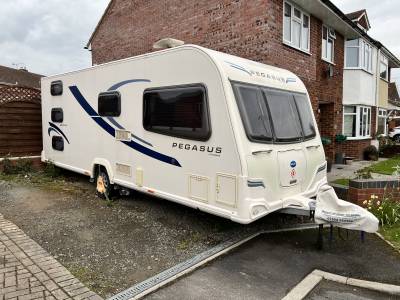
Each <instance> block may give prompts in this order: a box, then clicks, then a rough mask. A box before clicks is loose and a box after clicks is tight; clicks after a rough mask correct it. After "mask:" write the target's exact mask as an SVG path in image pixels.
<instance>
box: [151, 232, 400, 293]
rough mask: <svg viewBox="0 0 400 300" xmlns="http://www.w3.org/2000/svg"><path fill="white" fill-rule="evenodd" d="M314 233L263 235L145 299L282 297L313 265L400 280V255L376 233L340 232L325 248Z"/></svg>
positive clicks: (362, 276) (366, 277)
mask: <svg viewBox="0 0 400 300" xmlns="http://www.w3.org/2000/svg"><path fill="white" fill-rule="evenodd" d="M327 237H328V236H327V235H326V236H325V239H327ZM316 238H317V231H316V230H303V231H296V232H283V233H282V232H281V233H273V234H264V235H262V236H260V237H258V238H255V239H254V240H252V241H250V242H248V243H246V244H244V245H243V246H241V247H239V248H237V249H236V250H235V251H233V252H231V253H230V254H228V255H226V256H224V257H221V258H220V259H218V260H216V261H214V262H212V263H210V264H208V265H206V266H205V267H203V268H202V269H199V270H197V271H195V272H194V273H192V274H190V275H188V276H187V277H184V278H182V279H180V280H178V281H176V282H174V283H172V284H170V285H169V286H167V287H165V288H163V289H160V290H158V291H156V292H154V293H153V294H150V295H148V296H147V298H146V299H282V298H283V297H284V296H285V295H286V294H287V293H288V292H289V291H290V290H291V289H292V288H293V287H294V286H296V285H297V284H298V283H299V282H300V281H301V280H302V279H303V278H304V277H305V276H307V275H308V274H309V273H311V272H312V271H313V270H315V269H319V270H322V271H326V272H330V273H334V274H338V275H341V276H346V277H352V278H357V279H364V280H370V281H377V282H382V283H389V284H395V285H399V284H400V276H399V274H400V255H399V253H398V252H396V251H394V250H393V249H392V248H391V247H389V246H388V245H387V244H386V243H385V242H384V241H382V240H381V239H379V238H378V237H377V236H376V235H372V234H371V235H369V234H368V235H366V237H365V242H364V243H362V242H361V239H360V234H359V232H350V234H349V236H348V237H347V235H346V234H344V232H343V231H342V232H341V235H340V236H339V235H337V234H335V235H334V240H333V241H332V242H331V243H329V241H328V240H325V246H324V249H323V250H317V248H316V246H315V241H316ZM345 239H346V240H345ZM343 299H345V298H343ZM367 299H368V298H367Z"/></svg>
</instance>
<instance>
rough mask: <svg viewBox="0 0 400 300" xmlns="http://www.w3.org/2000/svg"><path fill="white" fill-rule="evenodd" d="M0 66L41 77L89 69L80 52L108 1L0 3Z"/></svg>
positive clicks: (22, 0)
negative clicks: (14, 66) (20, 66)
mask: <svg viewBox="0 0 400 300" xmlns="http://www.w3.org/2000/svg"><path fill="white" fill-rule="evenodd" d="M2 2H4V3H2V6H1V10H0V28H1V30H0V64H1V65H6V66H12V64H13V63H22V64H24V65H26V66H27V68H28V70H30V71H32V72H35V73H40V74H44V75H50V74H54V73H62V72H66V71H70V70H74V69H79V68H83V67H87V66H90V63H91V60H90V52H88V51H87V50H84V49H83V47H84V46H85V45H86V42H87V41H88V39H89V37H90V35H91V33H92V31H93V30H94V28H95V26H96V24H97V22H98V20H99V19H100V17H101V15H102V13H103V12H104V10H105V8H106V6H107V4H108V2H109V0H95V1H93V0H69V1H66V0H13V1H2Z"/></svg>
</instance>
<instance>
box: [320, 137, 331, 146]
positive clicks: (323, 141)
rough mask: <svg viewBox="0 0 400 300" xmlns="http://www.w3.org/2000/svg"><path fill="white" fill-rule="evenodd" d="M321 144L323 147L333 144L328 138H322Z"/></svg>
mask: <svg viewBox="0 0 400 300" xmlns="http://www.w3.org/2000/svg"><path fill="white" fill-rule="evenodd" d="M321 142H322V145H324V146H327V145H330V144H332V141H331V139H330V138H328V137H326V136H322V137H321Z"/></svg>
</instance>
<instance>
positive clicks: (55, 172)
mask: <svg viewBox="0 0 400 300" xmlns="http://www.w3.org/2000/svg"><path fill="white" fill-rule="evenodd" d="M43 173H44V175H46V176H47V177H50V178H55V177H58V176H60V174H61V169H60V168H57V167H56V165H55V164H54V163H53V162H52V161H48V162H47V163H46V164H45V166H44V168H43Z"/></svg>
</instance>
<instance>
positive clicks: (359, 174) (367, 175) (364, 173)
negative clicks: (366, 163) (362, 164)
mask: <svg viewBox="0 0 400 300" xmlns="http://www.w3.org/2000/svg"><path fill="white" fill-rule="evenodd" d="M371 172H372V170H371V168H364V169H361V170H358V171H356V172H354V174H355V175H356V178H357V179H371V178H372V175H371Z"/></svg>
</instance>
